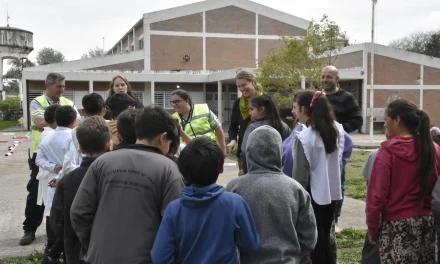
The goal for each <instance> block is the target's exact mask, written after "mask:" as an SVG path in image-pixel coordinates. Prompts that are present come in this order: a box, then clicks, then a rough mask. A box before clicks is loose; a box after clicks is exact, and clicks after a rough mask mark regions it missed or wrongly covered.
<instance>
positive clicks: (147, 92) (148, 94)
mask: <svg viewBox="0 0 440 264" xmlns="http://www.w3.org/2000/svg"><path fill="white" fill-rule="evenodd" d="M150 102H151V83H150V82H144V101H143V102H142V104H144V105H145V106H147V105H150Z"/></svg>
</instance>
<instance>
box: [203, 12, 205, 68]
mask: <svg viewBox="0 0 440 264" xmlns="http://www.w3.org/2000/svg"><path fill="white" fill-rule="evenodd" d="M203 70H204V71H206V13H205V12H203Z"/></svg>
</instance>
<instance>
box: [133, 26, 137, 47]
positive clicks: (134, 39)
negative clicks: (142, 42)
mask: <svg viewBox="0 0 440 264" xmlns="http://www.w3.org/2000/svg"><path fill="white" fill-rule="evenodd" d="M132 42H133V47H134V51H136V50H138V49H137V47H136V29H135V28H133V41H132Z"/></svg>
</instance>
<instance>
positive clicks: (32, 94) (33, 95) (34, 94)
mask: <svg viewBox="0 0 440 264" xmlns="http://www.w3.org/2000/svg"><path fill="white" fill-rule="evenodd" d="M40 95H43V91H38V90H29V95H28V101H29V103H31V101H32V100H34V99H35V98H37V97H38V96H40Z"/></svg>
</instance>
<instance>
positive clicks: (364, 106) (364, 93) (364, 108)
mask: <svg viewBox="0 0 440 264" xmlns="http://www.w3.org/2000/svg"><path fill="white" fill-rule="evenodd" d="M362 61H363V62H362V75H363V76H364V78H363V82H362V118H363V120H364V124H363V125H362V133H367V84H368V78H367V77H368V74H367V73H368V71H369V69H368V50H367V48H366V47H364V51H363V56H362Z"/></svg>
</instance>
